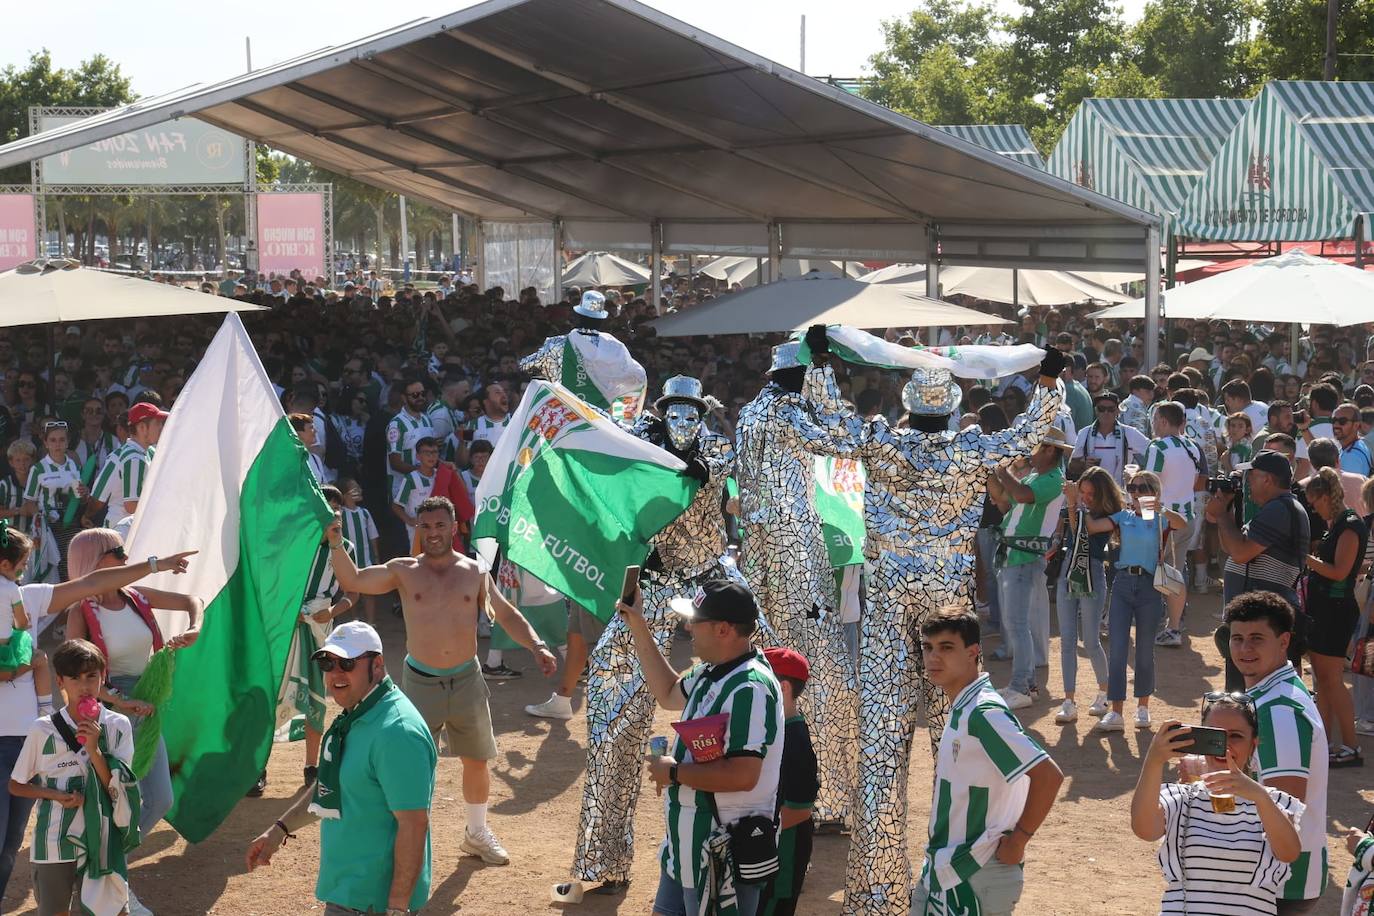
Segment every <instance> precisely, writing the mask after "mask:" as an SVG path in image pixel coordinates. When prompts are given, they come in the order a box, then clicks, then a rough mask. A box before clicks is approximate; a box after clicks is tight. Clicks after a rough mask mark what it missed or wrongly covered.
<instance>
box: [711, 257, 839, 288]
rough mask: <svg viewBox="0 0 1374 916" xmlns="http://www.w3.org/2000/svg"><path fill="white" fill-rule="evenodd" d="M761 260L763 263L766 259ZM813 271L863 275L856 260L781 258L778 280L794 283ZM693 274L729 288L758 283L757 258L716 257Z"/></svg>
mask: <svg viewBox="0 0 1374 916" xmlns="http://www.w3.org/2000/svg"><path fill="white" fill-rule="evenodd" d="M764 260H765V261H766V260H767V258H765V259H764ZM813 270H823V271H827V272H830V273H834V274H841V273H844V274H848V275H849V276H850V277H853V278H855V279H858V277H859V276H861V275H862V274H863V267H861V266H860V265H859V264H858V262H856V261H849V262H847V263H841V262H839V261H812V260H807V259H806V258H783V259H782V279H784V280H796V279H798V278H799V277H803V276H805V275H806V274H808V273H810V272H811V271H813ZM697 273H699V274H702V275H703V276H707V277H710V278H711V279H712V280H723V281H725V282H726V283H728V284H730V285H731V286H734V285H735V284H736V283H738V284H740V285H741V286H743V285H745V284H749V283H754V284H757V283H758V281H759V277H758V273H759V259H758V258H742V257H734V256H727V257H722V258H716V259H715V260H714V261H711V262H709V263H707V264H705V265H703V266H702V268H701V270H699V271H697Z"/></svg>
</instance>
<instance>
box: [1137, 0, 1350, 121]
mask: <svg viewBox="0 0 1374 916" xmlns="http://www.w3.org/2000/svg"><path fill="white" fill-rule="evenodd" d="M1255 6H1256V5H1255V3H1254V2H1253V0H1152V2H1150V3H1149V4H1147V5H1146V7H1145V11H1144V13H1143V15H1142V16H1141V18H1140V21H1139V22H1137V23H1136V24H1135V25H1134V26H1133V27H1132V28H1131V31H1130V34H1129V36H1128V43H1129V45H1130V46H1131V55H1132V58H1133V60H1134V62H1135V65H1136V67H1137V68H1138V70H1139V72H1140V74H1141V75H1142V76H1144V77H1146V78H1148V79H1150V80H1152V81H1153V82H1154V83H1155V85H1156V86H1157V87H1158V90H1159V92H1160V94H1161V95H1162V96H1164V97H1167V98H1208V97H1213V96H1225V97H1243V96H1247V95H1250V94H1252V93H1253V92H1254V91H1255V90H1256V89H1258V85H1257V81H1258V80H1259V79H1260V76H1261V74H1260V72H1259V69H1258V67H1257V65H1256V61H1255V60H1254V42H1253V40H1252V39H1251V38H1250V31H1251V26H1252V24H1253V21H1254V16H1255V13H1256V12H1257V10H1256V8H1255ZM1321 6H1322V9H1323V17H1325V12H1324V11H1325V3H1322V4H1321ZM1323 28H1325V19H1324V18H1323ZM1323 34H1324V33H1323ZM1320 65H1321V62H1320V60H1318V61H1317V66H1318V68H1319V69H1320Z"/></svg>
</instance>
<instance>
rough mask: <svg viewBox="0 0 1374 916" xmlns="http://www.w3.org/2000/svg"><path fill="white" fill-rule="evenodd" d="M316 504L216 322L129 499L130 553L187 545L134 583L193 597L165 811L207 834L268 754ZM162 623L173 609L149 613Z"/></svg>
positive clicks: (277, 412)
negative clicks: (186, 554) (178, 559)
mask: <svg viewBox="0 0 1374 916" xmlns="http://www.w3.org/2000/svg"><path fill="white" fill-rule="evenodd" d="M330 518H331V514H330V511H329V506H328V504H327V503H325V501H324V498H323V497H322V496H321V495H320V490H319V487H318V485H317V484H316V483H315V478H314V476H313V475H312V474H311V473H310V468H309V465H308V463H307V460H306V451H305V447H304V446H303V445H302V444H301V441H300V439H299V438H298V437H297V436H296V434H295V432H294V431H293V430H292V429H291V425H290V423H289V422H288V421H287V419H286V415H285V414H284V413H282V409H281V402H280V401H278V400H277V396H276V392H275V391H274V390H273V388H272V382H271V379H269V378H268V376H267V373H266V371H264V370H263V367H262V363H261V362H260V361H259V360H258V355H257V353H256V352H255V351H254V350H253V344H252V341H250V340H249V339H248V333H247V332H246V331H245V330H244V328H243V323H242V322H241V321H239V317H238V316H237V315H235V314H234V313H232V312H231V313H230V314H229V315H228V316H226V317H225V319H224V324H223V325H222V326H221V327H220V329H219V333H218V334H216V335H215V339H214V340H213V341H212V342H211V344H210V348H209V349H208V350H207V351H206V353H205V357H204V358H203V359H202V360H201V362H200V365H199V366H197V367H196V371H195V372H194V373H193V374H192V375H191V377H190V378H189V379H188V380H187V382H186V387H184V388H183V389H182V390H181V394H179V395H178V396H177V400H176V406H175V407H173V409H172V416H171V417H170V418H169V419H168V420H167V426H166V428H165V429H164V430H163V433H162V441H161V442H160V443H159V445H158V459H157V461H155V462H153V464H152V472H151V474H150V475H149V477H148V482H147V485H146V487H145V488H144V490H143V495H142V497H141V498H140V500H139V503H138V512H137V513H136V514H135V517H134V526H133V531H132V532H131V533H130V536H129V548H128V549H129V551H130V556H136V557H146V556H149V555H153V556H167V555H168V554H171V553H175V552H176V551H179V550H187V549H195V550H198V551H199V553H198V554H197V555H196V556H194V557H192V558H191V564H190V571H189V572H188V573H186V574H185V575H181V576H175V577H173V576H172V575H171V574H168V573H160V574H158V575H156V576H151V577H149V578H147V579H145V580H143V581H144V583H146V584H148V585H149V586H151V587H154V588H161V589H167V590H169V591H176V592H183V593H187V594H191V595H195V596H196V597H198V598H200V599H202V600H203V601H204V602H205V617H204V621H203V622H202V624H201V631H200V638H199V639H198V640H197V641H196V643H195V644H194V645H192V646H190V647H188V648H185V649H180V650H178V651H177V665H176V672H175V674H174V675H173V677H172V695H171V698H170V699H169V700H168V701H167V703H166V704H165V706H164V707H163V708H162V709H161V710H160V713H161V715H162V737H163V740H164V741H165V742H166V744H167V756H168V758H169V759H170V762H171V768H172V790H173V794H174V795H175V798H176V802H175V804H174V805H173V807H172V810H171V813H170V814H169V815H168V817H167V820H168V822H169V823H171V825H172V826H173V827H175V828H176V830H177V832H178V833H180V834H181V835H182V836H183V837H185V838H186V839H188V840H190V841H191V842H193V843H198V842H200V841H201V840H203V839H205V838H206V837H207V836H209V835H210V834H211V833H212V832H213V831H214V830H215V828H216V827H218V826H219V825H220V823H221V822H222V821H223V820H224V819H225V818H226V817H228V815H229V812H230V811H232V810H233V808H234V806H235V805H236V804H238V802H239V801H240V799H242V798H243V794H244V793H245V792H247V791H248V789H249V788H250V787H251V786H252V785H253V783H254V782H255V781H256V780H257V778H258V773H259V772H261V770H262V768H263V766H264V765H265V764H266V763H267V755H268V752H269V751H270V750H271V745H272V732H273V729H274V728H275V726H276V716H275V711H276V705H277V691H278V689H279V688H280V687H281V680H282V672H283V671H284V669H285V667H286V654H287V650H288V649H289V647H290V645H291V633H292V630H293V629H294V628H295V626H296V618H297V616H298V615H299V612H300V608H301V595H302V594H303V593H304V590H305V581H306V575H307V574H308V573H309V571H310V563H311V561H312V560H313V559H314V557H315V550H316V548H317V547H318V546H319V543H320V538H321V537H322V536H323V534H324V527H325V525H326V524H327V523H328V521H329V519H330ZM158 618H159V623H160V624H161V626H162V630H163V633H164V634H166V635H167V636H172V635H175V634H177V633H180V632H182V631H184V630H185V629H186V626H187V619H186V615H185V614H182V613H180V612H170V613H166V612H162V611H159V612H158Z"/></svg>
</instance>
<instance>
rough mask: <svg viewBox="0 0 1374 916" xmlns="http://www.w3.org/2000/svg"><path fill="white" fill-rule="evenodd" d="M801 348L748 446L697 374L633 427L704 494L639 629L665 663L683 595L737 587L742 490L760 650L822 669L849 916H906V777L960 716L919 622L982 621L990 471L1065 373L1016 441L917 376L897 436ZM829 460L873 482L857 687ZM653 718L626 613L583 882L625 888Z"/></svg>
mask: <svg viewBox="0 0 1374 916" xmlns="http://www.w3.org/2000/svg"><path fill="white" fill-rule="evenodd" d="M589 300H590V301H589ZM574 311H575V312H576V313H577V314H579V315H581V316H582V317H583V319H592V320H599V319H604V318H605V317H606V315H607V313H606V311H605V307H604V299H603V298H601V297H600V294H597V293H593V292H588V293H587V294H585V295H584V297H583V300H582V302H581V303H580V304H579V305H578V306H576V307H575V308H574ZM588 325H589V322H587V321H581V329H580V330H575V331H574V332H573V333H579V332H581V333H599V332H596V331H592V330H587V327H588ZM819 330H820V329H819V328H816V329H813V330H812V331H811V332H809V333H808V336H807V343H808V345H809V346H810V348H811V350H812V352H813V353H824V352H825V350H826V343H825V338H824V335H823V334H819V333H818V332H819ZM602 336H603V337H609V335H605V334H604V333H603V334H602ZM612 340H613V338H612ZM616 343H619V342H618V341H617V342H616ZM800 351H801V343H800V342H799V341H792V342H789V343H785V344H782V345H779V346H778V347H775V348H774V350H773V359H772V364H771V366H770V368H769V370H768V374H769V381H768V383H767V384H766V385H765V386H764V388H763V389H762V390H761V391H760V392H759V394H758V396H757V397H755V398H754V400H753V401H751V402H750V403H749V404H747V405H745V406H744V407H743V408H742V409H741V410H740V415H739V420H738V424H737V427H736V446H737V448H732V447H731V444H730V442H729V440H728V439H726V438H725V437H723V436H720V435H717V434H715V433H711V432H709V431H708V430H707V429H706V428H705V425H704V423H703V422H702V421H703V417H704V416H705V414H706V413H708V412H709V411H710V410H711V409H712V408H714V407H716V406H718V405H717V404H716V403H715V402H713V401H711V400H710V399H708V398H706V397H704V396H703V394H702V386H701V382H700V381H698V380H697V379H694V378H689V377H686V376H675V377H673V378H671V379H668V380H667V382H665V384H664V390H663V396H662V397H660V398H659V399H658V401H656V402H655V408H656V410H657V412H658V414H659V416H658V417H654V416H650V415H647V414H646V415H641V416H640V417H639V418H638V419H636V420H635V422H634V424H633V426H632V427H630V431H631V432H632V433H633V434H634V435H636V436H638V437H640V438H642V439H645V440H646V441H649V442H652V443H653V444H655V445H658V446H660V447H662V448H665V449H667V450H668V451H670V452H672V453H673V454H675V455H676V456H677V457H679V458H681V459H682V460H683V461H685V462H687V464H688V470H687V471H686V472H685V473H688V474H689V475H690V476H694V477H696V478H697V479H698V480H700V481H701V483H702V486H701V488H700V489H699V491H698V492H697V494H696V497H695V498H694V500H693V502H692V503H691V505H690V506H689V507H688V509H687V510H686V512H684V513H683V515H682V516H680V517H679V518H678V519H677V520H675V521H674V522H673V523H672V524H670V525H669V526H668V527H667V528H665V529H664V530H663V531H662V532H660V533H659V534H658V535H657V536H655V538H654V539H653V541H652V542H651V546H652V547H653V551H652V553H651V554H650V558H649V560H648V561H646V563H645V570H644V572H643V574H642V576H641V580H640V583H641V588H642V589H643V591H644V615H645V618H646V620H647V621H648V622H649V625H650V627H651V629H652V631H653V633H654V639H655V641H656V642H657V643H658V645H659V648H660V649H661V650H663V651H665V652H666V651H667V649H668V647H669V643H670V640H671V638H672V634H673V631H674V629H675V627H676V624H677V621H676V619H675V617H674V616H673V615H671V614H670V613H669V601H670V600H671V599H673V598H675V597H680V596H682V595H690V594H692V593H694V591H695V590H696V586H697V585H698V584H699V583H700V582H702V581H704V580H706V579H710V578H717V577H726V578H731V579H735V580H736V581H739V580H740V579H741V571H739V570H737V569H736V568H735V566H734V564H733V562H731V561H730V560H729V559H728V558H725V557H724V550H725V546H726V530H725V525H724V518H723V515H722V512H721V507H722V505H723V499H724V487H725V481H726V479H727V478H728V477H730V476H731V475H732V474H733V475H734V476H735V477H736V479H737V481H738V483H739V502H740V516H739V517H740V523H741V533H742V540H743V556H744V569H743V577H742V578H743V580H744V581H745V582H747V584H748V585H749V587H750V588H751V589H752V591H753V593H754V595H755V598H756V600H757V602H758V605H759V607H760V608H761V609H762V610H763V611H764V613H765V614H766V615H767V621H766V622H762V621H761V624H762V625H763V627H764V629H763V630H762V631H761V633H760V635H759V636H757V637H756V639H757V640H758V641H760V642H765V643H768V644H773V643H777V644H781V645H785V646H787V647H789V648H792V649H795V650H797V651H798V652H800V653H801V654H802V655H803V656H805V657H806V658H807V659H808V660H809V661H810V663H811V680H810V682H809V684H808V688H807V691H806V694H804V695H803V697H802V698H801V704H800V705H801V706H802V708H803V711H804V713H805V715H806V718H807V720H808V721H809V723H810V724H811V728H812V736H813V741H814V744H815V747H816V753H817V759H818V762H819V768H820V778H821V793H820V795H819V796H818V798H817V801H816V807H815V811H816V815H817V816H818V817H819V818H820V819H822V820H845V821H847V822H848V823H850V824H851V826H852V836H851V841H850V852H849V861H848V869H847V879H846V892H845V900H844V910H843V912H844V913H845V914H846V916H896V914H899V913H900V914H905V913H908V912H909V911H910V906H911V903H910V900H911V898H910V891H911V885H912V871H911V863H910V858H909V854H908V849H907V839H906V838H907V825H906V817H907V777H908V769H909V754H910V748H911V742H912V737H913V734H914V729H915V725H916V719H917V714H918V712H919V710H920V709H921V707H924V708H925V710H926V715H927V725H928V728H929V732H930V742H931V748H932V754H933V753H934V752H935V749H936V748H937V747H938V744H939V738H940V733H941V731H942V729H943V727H944V715H945V710H946V706H947V703H946V701H945V699H944V697H943V694H942V693H941V691H939V690H938V689H937V688H935V687H934V686H933V685H932V684H931V683H930V682H929V681H927V680H926V678H925V674H924V665H923V663H922V660H921V652H920V646H919V642H918V640H919V628H920V623H921V621H922V620H923V619H924V617H925V615H926V614H928V613H930V612H931V611H934V610H937V609H939V608H942V607H947V606H950V605H957V606H961V607H970V608H971V607H972V604H973V595H972V589H973V572H974V555H975V552H976V551H975V546H974V542H975V538H976V534H977V529H978V522H979V516H980V514H981V511H982V507H983V497H984V495H985V494H986V491H987V484H986V479H987V474H988V472H989V471H990V470H991V468H992V467H994V466H995V465H998V464H1004V463H1006V462H1009V461H1011V460H1013V459H1015V458H1017V457H1021V456H1024V455H1027V454H1029V452H1030V451H1031V450H1032V449H1034V448H1035V446H1036V445H1037V444H1038V442H1039V441H1040V440H1041V439H1042V438H1043V437H1044V435H1045V433H1046V431H1047V430H1048V429H1049V428H1050V426H1051V425H1052V424H1053V421H1054V418H1055V416H1056V415H1057V413H1058V411H1059V406H1060V403H1061V401H1062V396H1063V394H1062V388H1060V387H1048V386H1047V385H1046V384H1045V376H1044V375H1043V373H1045V372H1051V373H1052V374H1053V375H1054V376H1057V375H1058V372H1059V371H1060V369H1062V363H1061V364H1056V365H1049V364H1050V363H1053V361H1054V360H1055V359H1056V358H1057V357H1058V356H1059V354H1058V352H1057V351H1047V353H1049V354H1050V355H1048V356H1047V359H1046V364H1044V365H1042V379H1041V381H1042V384H1041V386H1040V387H1038V388H1037V389H1036V393H1035V396H1034V397H1033V399H1032V401H1031V403H1030V405H1029V406H1028V408H1027V410H1026V412H1025V413H1024V414H1023V415H1022V416H1021V417H1019V418H1018V419H1017V420H1016V422H1015V423H1013V425H1012V426H1011V427H1010V428H1008V429H1006V430H1004V431H1002V432H999V433H992V434H982V433H981V432H980V431H979V430H978V429H977V428H976V427H975V428H973V429H971V430H966V431H963V432H953V431H950V430H949V429H948V422H947V421H948V419H949V417H950V415H951V414H953V413H954V412H955V411H956V410H957V408H958V406H959V402H960V390H959V387H958V385H957V384H956V383H955V382H954V381H953V379H952V377H951V375H950V373H949V372H948V371H947V370H944V369H917V370H915V372H914V373H913V376H912V380H911V382H910V383H908V384H907V386H906V387H905V389H904V390H903V393H902V402H903V406H904V407H905V408H906V410H907V411H908V413H909V415H910V416H911V419H912V425H913V428H912V429H895V428H893V427H891V426H890V425H889V424H888V423H887V421H886V420H885V419H883V418H877V419H874V420H865V419H864V418H862V417H858V416H857V415H855V413H854V412H853V410H852V408H850V406H849V405H848V404H847V403H845V401H844V400H843V399H842V397H841V396H840V392H839V387H838V385H837V384H836V382H835V378H834V374H833V371H832V370H831V369H830V368H829V367H828V366H826V367H821V368H817V367H806V366H803V365H802V363H801V362H800V359H799V357H800ZM569 352H572V351H571V350H570V349H569V348H567V347H565V346H564V345H563V338H550V339H549V341H546V343H545V345H544V346H543V347H541V348H540V350H538V351H537V352H536V353H533V354H530V355H529V356H527V357H525V359H523V360H521V363H520V365H521V368H522V369H524V370H525V371H527V372H529V373H530V374H532V375H537V376H540V377H543V378H546V379H550V380H553V381H559V380H560V379H561V378H562V377H563V375H564V365H563V362H562V361H563V360H564V359H565V358H566V354H567V353H569ZM608 400H610V399H609V398H608ZM598 406H599V405H598ZM816 455H831V456H842V457H851V458H859V459H861V460H862V461H863V464H864V468H865V471H866V473H867V476H868V481H867V485H866V487H865V492H864V525H865V546H864V556H865V574H864V597H865V604H864V606H865V608H866V609H867V610H866V612H865V615H864V617H863V622H862V629H861V636H860V652H859V658H860V661H859V668H858V671H857V676H856V671H855V668H854V664H853V661H852V658H851V656H850V655H849V652H848V650H847V648H846V646H845V641H844V635H843V631H842V627H841V624H840V621H839V614H838V595H837V592H836V585H835V579H834V576H833V574H832V571H831V564H830V559H829V556H828V554H827V551H826V546H825V542H824V539H823V535H822V529H821V520H820V517H819V515H818V514H817V511H816V506H815V477H814V456H816ZM653 714H654V700H653V697H652V695H651V694H650V692H649V690H648V687H647V685H646V684H645V682H644V679H643V676H642V674H641V672H640V669H639V664H638V662H637V661H636V659H635V654H634V647H633V643H632V641H631V638H630V634H629V631H628V628H627V627H626V626H625V625H624V622H623V620H622V619H621V618H619V617H617V618H615V619H614V620H612V621H611V623H610V624H609V625H608V626H607V627H606V631H605V634H604V635H603V636H602V638H601V639H600V641H599V642H598V643H597V645H596V646H595V647H594V648H593V650H592V653H591V658H590V661H589V673H588V684H587V736H588V740H587V773H586V778H585V782H584V784H583V794H582V805H581V814H580V818H579V825H578V832H577V847H576V851H575V854H574V858H573V866H572V875H573V878H574V879H575V882H602V883H606V884H609V885H610V886H612V887H619V886H623V884H624V883H625V882H627V881H628V879H629V875H630V868H631V864H632V861H633V857H634V811H635V806H636V803H637V800H638V796H639V791H640V786H641V783H642V776H641V770H642V759H643V754H644V748H645V743H646V741H647V738H648V735H649V731H650V729H651V727H652V722H653ZM855 748H858V750H859V752H858V753H857V754H856V753H855ZM856 766H857V771H856ZM570 888H575V891H574V892H572V893H571V894H570V895H567V896H564V897H562V898H560V899H564V900H565V901H566V902H576V901H577V900H579V899H580V898H581V893H580V890H581V887H580V884H578V883H575V884H574V885H559V886H558V888H557V889H556V891H555V893H556V895H557V894H560V893H564V894H567V892H568V891H569V889H570Z"/></svg>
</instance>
